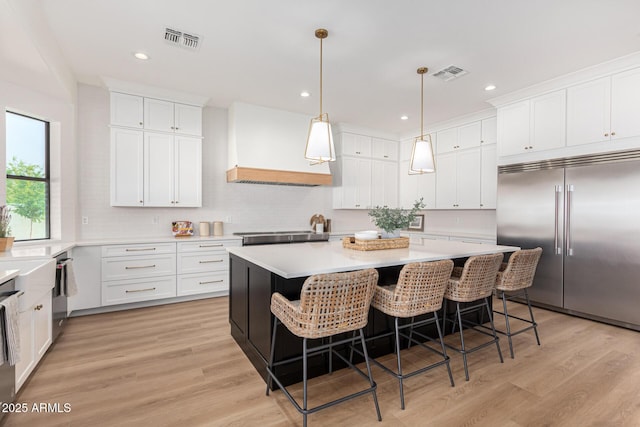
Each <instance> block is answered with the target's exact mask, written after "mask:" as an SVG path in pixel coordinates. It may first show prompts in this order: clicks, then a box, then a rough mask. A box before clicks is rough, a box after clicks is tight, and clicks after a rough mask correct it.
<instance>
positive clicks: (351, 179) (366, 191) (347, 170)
mask: <svg viewBox="0 0 640 427" xmlns="http://www.w3.org/2000/svg"><path fill="white" fill-rule="evenodd" d="M340 162H341V164H342V185H341V200H339V201H338V202H339V205H340V206H336V208H342V209H369V208H371V162H372V160H371V159H359V158H357V157H343V158H342V159H341V160H340Z"/></svg>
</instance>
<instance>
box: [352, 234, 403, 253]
mask: <svg viewBox="0 0 640 427" xmlns="http://www.w3.org/2000/svg"><path fill="white" fill-rule="evenodd" d="M342 247H344V248H347V249H355V250H356V251H378V250H381V249H401V248H408V247H409V238H408V237H398V238H396V239H374V240H360V239H356V238H355V237H343V238H342Z"/></svg>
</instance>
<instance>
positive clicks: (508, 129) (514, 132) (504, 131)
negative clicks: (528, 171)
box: [497, 100, 530, 156]
mask: <svg viewBox="0 0 640 427" xmlns="http://www.w3.org/2000/svg"><path fill="white" fill-rule="evenodd" d="M529 106H530V104H529V100H526V101H520V102H516V103H514V104H509V105H505V106H504V107H500V108H498V119H497V124H498V154H499V155H500V156H510V155H513V154H520V153H522V152H524V151H525V150H528V149H529V145H530V144H529V116H530V108H529Z"/></svg>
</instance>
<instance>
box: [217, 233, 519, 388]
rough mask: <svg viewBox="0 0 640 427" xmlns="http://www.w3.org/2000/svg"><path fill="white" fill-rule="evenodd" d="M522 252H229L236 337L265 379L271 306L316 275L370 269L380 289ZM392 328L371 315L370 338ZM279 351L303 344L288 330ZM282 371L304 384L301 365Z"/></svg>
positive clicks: (480, 247) (458, 245)
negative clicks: (415, 271) (428, 271)
mask: <svg viewBox="0 0 640 427" xmlns="http://www.w3.org/2000/svg"><path fill="white" fill-rule="evenodd" d="M518 249H520V248H518V247H515V246H498V245H486V244H476V243H465V242H452V241H439V240H438V241H435V240H434V241H429V242H427V243H425V244H424V245H411V246H410V247H408V248H404V249H387V250H377V251H356V250H352V249H345V248H343V247H342V242H340V241H338V242H315V243H300V244H282V245H263V246H243V247H233V248H228V251H229V254H230V257H229V258H230V266H229V274H230V280H229V283H230V290H229V323H230V325H231V335H232V336H233V338H234V339H235V340H236V342H237V343H238V345H239V346H240V347H241V348H242V350H243V351H244V353H245V354H246V355H247V357H248V358H249V360H250V361H251V363H252V364H253V365H254V367H255V368H256V370H257V371H258V372H259V373H260V374H261V375H262V377H263V378H266V365H267V359H268V357H269V354H270V350H271V332H272V324H273V320H272V319H273V318H272V315H271V310H270V303H271V295H272V294H273V293H274V292H279V293H281V294H283V295H284V296H285V297H286V298H289V299H290V300H296V299H299V296H300V290H301V288H302V285H303V283H304V281H305V279H306V278H307V277H309V276H311V275H314V274H323V273H338V272H343V271H353V270H362V269H366V268H376V269H377V270H378V273H379V276H380V277H379V282H378V283H379V284H380V285H387V284H392V283H395V282H396V280H397V278H398V274H399V272H400V270H401V269H402V266H403V265H405V264H408V263H411V262H424V261H436V260H442V259H453V260H458V262H459V263H461V262H463V260H464V259H465V258H467V257H470V256H474V255H486V254H492V253H496V252H502V253H509V252H513V251H516V250H518ZM389 327H390V324H389V323H388V319H387V317H386V316H385V315H384V314H382V313H380V312H378V311H377V310H373V309H372V310H371V311H370V314H369V323H368V325H367V327H366V329H365V335H367V336H373V335H378V334H380V333H382V332H386V331H387V330H389ZM427 333H428V332H427ZM276 345H277V347H276V349H275V360H276V361H278V360H283V359H285V358H289V357H293V356H296V355H299V354H300V353H301V351H302V345H301V340H300V339H299V338H297V337H295V336H293V335H292V334H291V333H290V332H289V331H288V330H287V329H286V328H278V338H277V344H276ZM392 348H393V347H392V345H391V341H390V339H389V338H386V339H384V341H382V342H377V341H373V342H371V344H370V345H369V352H370V354H371V355H372V356H373V357H377V356H380V355H382V354H386V353H389V352H390V351H391V350H392ZM335 366H336V365H334V367H335ZM278 368H279V372H278V373H277V374H278V376H279V378H281V380H282V381H283V383H284V384H285V385H287V384H292V383H295V382H298V381H300V378H301V376H300V373H301V368H300V367H298V366H297V365H296V364H290V365H285V366H281V367H278ZM327 370H328V360H325V357H316V358H315V359H314V360H310V361H309V375H310V377H311V376H316V375H322V374H324V373H325V372H327Z"/></svg>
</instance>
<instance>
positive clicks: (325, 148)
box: [304, 28, 336, 165]
mask: <svg viewBox="0 0 640 427" xmlns="http://www.w3.org/2000/svg"><path fill="white" fill-rule="evenodd" d="M328 35H329V32H328V31H327V30H325V29H323V28H320V29H317V30H316V37H317V38H319V39H320V115H318V117H314V118H313V119H311V124H310V125H309V135H308V136H307V148H306V149H305V152H304V158H305V159H307V160H311V164H312V165H317V164H319V163H324V162H333V161H335V160H336V152H335V148H334V146H333V135H332V134H331V124H330V123H329V115H328V114H327V113H323V112H322V39H325V38H327V36H328Z"/></svg>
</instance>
